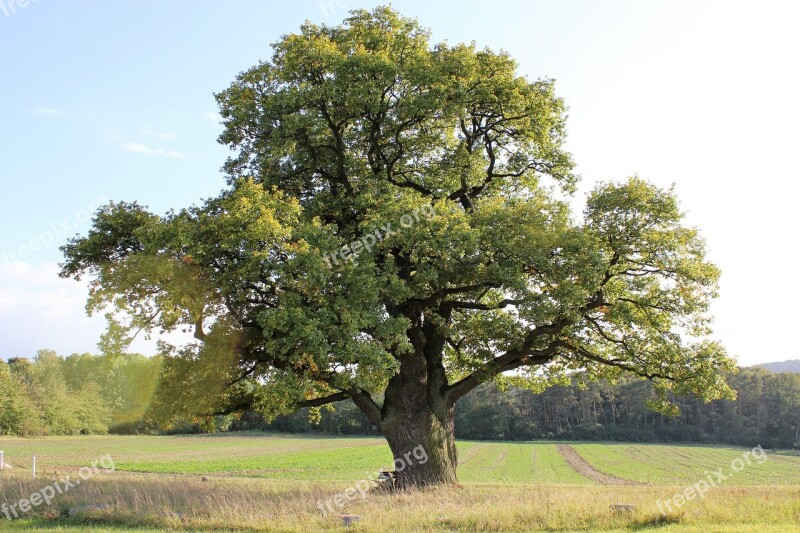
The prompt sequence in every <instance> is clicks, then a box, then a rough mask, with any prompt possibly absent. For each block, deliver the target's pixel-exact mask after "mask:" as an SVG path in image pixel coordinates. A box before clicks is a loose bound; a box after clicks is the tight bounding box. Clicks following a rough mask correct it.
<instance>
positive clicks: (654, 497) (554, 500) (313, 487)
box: [0, 433, 800, 533]
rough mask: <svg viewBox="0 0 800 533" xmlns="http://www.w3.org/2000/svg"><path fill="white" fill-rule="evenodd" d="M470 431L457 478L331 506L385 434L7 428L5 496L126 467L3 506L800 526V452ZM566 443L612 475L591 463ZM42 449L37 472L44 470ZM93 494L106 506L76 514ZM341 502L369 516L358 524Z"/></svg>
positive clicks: (242, 516) (694, 527)
mask: <svg viewBox="0 0 800 533" xmlns="http://www.w3.org/2000/svg"><path fill="white" fill-rule="evenodd" d="M458 446H459V456H460V466H459V480H460V482H461V483H460V485H458V486H456V487H448V488H437V489H430V490H426V491H421V492H415V493H406V494H390V493H383V492H379V491H378V492H375V491H373V492H370V493H368V494H367V496H366V497H365V498H361V497H360V495H357V496H356V497H354V498H353V499H352V501H347V502H346V503H345V504H344V505H342V506H341V507H338V508H336V509H335V512H332V513H331V512H327V513H323V512H321V511H320V507H319V506H318V502H321V501H327V500H330V499H331V498H333V497H335V496H336V495H337V494H341V493H343V492H344V491H345V490H347V489H348V488H351V487H353V486H354V484H355V483H356V482H358V481H359V480H362V479H370V478H371V477H373V476H374V474H375V472H376V471H377V470H378V469H380V468H381V467H385V466H388V465H389V464H391V455H390V453H389V451H388V448H387V446H386V445H385V442H384V441H383V440H382V439H380V438H370V437H327V438H323V437H313V436H296V435H295V436H289V435H273V434H261V433H239V434H227V435H201V436H175V437H170V436H161V437H146V436H130V437H127V436H98V437H84V436H81V437H48V438H39V439H18V438H0V449H2V450H4V451H5V457H6V461H7V462H9V463H11V464H13V465H14V471H13V474H12V475H8V474H5V475H4V476H3V477H2V478H0V490H1V491H2V497H0V503H3V502H5V503H7V504H9V505H10V504H12V503H16V502H18V501H19V500H20V499H22V498H28V497H29V496H30V495H31V494H33V493H35V492H36V491H38V490H41V489H42V488H43V487H44V486H46V485H48V484H51V483H52V482H53V480H54V479H59V478H62V477H64V476H67V475H71V476H72V477H73V479H74V478H75V477H76V473H77V472H78V470H79V469H80V468H81V467H85V466H87V465H90V464H92V462H96V461H97V460H98V459H99V458H100V457H102V456H110V457H111V458H112V459H113V462H114V469H113V471H110V470H109V471H106V470H101V471H100V472H99V473H98V474H96V475H94V476H93V477H91V478H90V479H87V480H86V481H85V482H83V483H81V484H80V485H78V486H76V487H74V488H71V489H70V490H69V491H67V492H65V493H64V494H62V495H58V496H57V497H56V498H54V501H53V504H52V505H49V506H46V505H41V506H39V507H37V508H35V509H34V510H33V511H31V512H30V513H27V514H25V516H24V517H23V518H21V519H18V520H14V521H8V520H6V519H5V517H4V516H2V515H0V529H2V530H11V531H20V530H36V531H84V530H86V531H112V530H113V531H119V530H123V529H124V530H128V529H135V530H136V531H167V530H175V529H183V530H265V531H297V532H300V531H387V530H390V531H393V532H398V533H399V532H405V531H408V532H411V531H475V532H477V531H631V530H650V529H652V530H654V531H655V530H657V531H666V532H671V531H698V532H699V531H704V532H705V531H733V532H736V531H742V532H744V531H754V530H758V531H760V532H771V531H776V532H777V531H800V455H798V454H796V453H793V452H788V451H772V450H767V451H766V455H758V456H753V455H752V454H751V457H750V460H749V461H747V463H749V464H746V463H745V462H744V461H741V466H742V467H741V468H738V467H739V466H740V465H739V464H738V463H737V462H736V461H737V460H741V458H743V457H744V456H745V455H746V454H747V452H748V450H747V449H743V448H735V447H718V446H714V447H710V446H694V445H681V446H675V445H650V444H611V443H581V442H576V443H555V442H534V443H531V442H476V441H465V442H459V444H458ZM565 446H566V447H567V451H568V449H569V448H571V449H572V450H574V451H575V452H577V455H578V456H579V459H581V460H583V461H585V463H587V464H586V465H584V468H588V469H591V470H594V473H597V474H598V476H599V477H598V476H594V475H588V476H587V475H586V473H585V472H584V474H583V475H582V474H581V473H579V471H578V470H580V468H579V469H577V470H576V468H575V465H574V464H571V463H570V462H569V461H568V460H567V458H566V457H565V450H564V448H565ZM34 455H35V456H36V458H37V471H38V476H37V479H36V480H33V479H31V473H30V467H31V461H32V457H33V456H34ZM567 455H569V454H567ZM756 459H760V460H756ZM732 465H733V466H732ZM711 472H721V473H723V474H724V475H725V479H724V480H723V481H720V482H719V483H717V484H715V485H716V486H711V487H709V490H708V492H707V493H706V494H705V495H704V497H702V498H695V499H693V500H692V501H687V502H685V503H684V504H682V505H675V504H674V502H673V504H672V505H665V504H664V502H665V501H668V500H670V499H671V498H674V497H675V495H676V494H680V493H683V492H684V491H685V490H686V487H690V486H693V485H695V484H696V483H698V482H699V481H700V480H703V479H711V478H710V477H709V476H710V473H711ZM590 473H591V472H590ZM598 479H599V480H600V481H598ZM659 500H660V501H661V504H660V506H659ZM85 504H93V505H96V506H97V508H93V509H83V510H80V512H78V513H77V514H75V516H72V517H65V516H64V515H65V512H66V511H67V510H68V509H70V508H74V507H76V506H80V505H85ZM618 505H631V506H633V508H631V509H628V508H622V510H620V508H615V507H614V506H618ZM662 511H664V512H662ZM341 514H353V515H358V516H360V517H361V518H360V520H359V521H358V522H357V523H355V524H354V525H351V526H349V527H345V526H344V525H343V522H342V519H341V517H340V515H341Z"/></svg>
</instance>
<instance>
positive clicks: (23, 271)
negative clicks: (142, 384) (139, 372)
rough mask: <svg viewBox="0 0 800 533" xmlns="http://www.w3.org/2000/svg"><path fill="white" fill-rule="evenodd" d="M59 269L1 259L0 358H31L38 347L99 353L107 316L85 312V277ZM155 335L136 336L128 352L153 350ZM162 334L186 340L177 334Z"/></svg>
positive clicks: (146, 352) (48, 264) (150, 351)
mask: <svg viewBox="0 0 800 533" xmlns="http://www.w3.org/2000/svg"><path fill="white" fill-rule="evenodd" d="M58 271H59V268H58V265H56V264H55V263H45V264H37V265H34V264H30V263H23V262H17V263H0V359H5V358H8V357H13V356H22V357H32V356H33V355H34V354H35V353H36V350H40V349H42V348H50V349H53V350H55V351H56V352H58V353H59V354H62V355H69V354H71V353H75V352H78V353H83V352H92V353H97V352H98V350H97V342H98V341H99V340H100V335H101V334H102V333H103V331H104V330H105V326H106V323H105V318H104V317H102V316H94V317H88V316H86V310H85V305H86V298H87V296H88V290H87V287H86V283H87V282H86V280H83V281H81V282H76V281H74V280H71V279H62V278H59V277H58ZM155 338H156V336H155V335H154V339H153V340H146V339H145V338H144V336H143V335H142V336H140V337H138V338H137V340H136V341H134V343H133V344H132V345H131V347H130V351H132V352H138V353H143V354H145V355H151V354H154V353H156V341H155ZM160 338H163V339H164V340H168V341H171V342H175V343H182V342H188V340H190V336H188V335H182V334H176V333H173V334H170V335H166V336H163V337H160Z"/></svg>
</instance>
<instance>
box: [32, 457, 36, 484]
mask: <svg viewBox="0 0 800 533" xmlns="http://www.w3.org/2000/svg"><path fill="white" fill-rule="evenodd" d="M33 479H36V456H35V455H34V456H33Z"/></svg>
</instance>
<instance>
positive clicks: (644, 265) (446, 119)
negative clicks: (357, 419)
mask: <svg viewBox="0 0 800 533" xmlns="http://www.w3.org/2000/svg"><path fill="white" fill-rule="evenodd" d="M217 100H218V103H219V105H220V109H221V114H222V117H223V119H224V123H225V131H224V132H223V134H222V135H221V136H220V142H221V143H223V144H225V145H228V146H229V147H230V148H231V149H233V150H234V151H235V154H234V155H233V156H232V157H231V158H230V159H229V160H228V162H227V164H226V165H225V170H226V172H227V174H228V183H229V188H228V189H227V190H225V191H224V192H223V193H222V194H221V195H220V196H219V197H217V198H212V199H210V200H208V201H207V202H206V203H205V204H203V205H201V206H198V207H192V208H188V209H183V210H181V211H178V212H170V213H168V214H167V215H165V216H161V217H159V216H156V215H153V214H150V213H148V212H147V211H146V210H145V209H144V208H143V207H141V206H139V205H138V204H135V203H133V204H125V203H120V204H110V205H109V206H107V207H105V208H103V209H101V210H100V211H99V212H98V213H97V215H96V216H95V218H94V221H93V226H92V229H91V230H90V231H89V233H88V234H87V235H86V236H84V237H77V238H75V239H73V240H71V241H70V242H69V243H68V244H67V245H66V246H64V247H63V251H64V255H65V262H64V264H63V265H62V267H63V268H62V272H61V274H62V276H73V277H76V278H77V277H79V276H81V275H84V274H89V275H91V276H92V281H91V282H90V287H91V295H90V298H89V302H88V309H89V310H90V311H91V312H105V313H107V316H108V317H109V319H110V328H109V332H108V334H107V336H106V337H105V339H104V348H105V350H106V352H107V353H115V352H118V351H120V350H121V348H122V347H123V346H125V343H126V342H127V338H128V337H129V336H130V335H131V334H132V333H134V332H136V331H139V330H145V331H148V332H149V331H173V330H180V329H184V330H191V331H193V332H194V335H195V337H196V338H197V341H198V342H196V343H191V344H189V345H187V346H182V347H165V358H164V379H163V388H162V390H163V391H164V394H163V396H161V397H160V398H159V400H158V403H157V405H156V406H155V409H154V413H158V416H159V417H161V418H162V419H166V420H178V419H181V418H184V419H185V418H186V417H188V416H190V415H191V414H193V413H196V414H201V415H205V416H210V415H214V414H216V413H221V412H226V411H235V410H241V409H243V408H244V407H254V408H256V409H258V410H259V411H261V412H263V413H265V414H266V415H267V416H268V417H272V416H275V415H277V414H280V413H286V412H290V411H292V410H294V409H296V408H298V407H299V406H303V405H307V406H318V405H321V404H322V403H325V402H326V401H333V400H335V399H341V398H342V397H350V398H352V399H354V400H356V401H357V403H358V404H359V407H361V408H362V409H364V410H365V412H368V413H370V416H371V418H370V419H371V420H373V421H374V422H375V423H377V422H378V418H379V417H377V415H375V410H376V409H380V408H379V407H378V406H377V405H376V404H375V403H374V401H373V400H372V398H373V397H380V396H381V395H382V394H383V393H384V391H386V390H387V387H389V386H390V384H391V383H395V386H398V387H400V386H405V387H411V386H412V384H413V385H414V386H417V385H420V386H424V383H428V384H429V385H428V386H429V390H428V393H427V394H428V396H427V397H429V398H430V399H429V401H430V402H431V403H432V407H433V404H436V403H437V402H436V401H435V398H434V396H433V395H431V394H432V393H431V391H433V390H436V391H437V394H440V395H441V396H442V398H443V402H442V403H444V404H447V405H452V403H453V402H455V401H456V400H457V399H458V398H460V397H461V396H463V395H464V394H466V393H467V392H469V391H470V390H472V389H473V388H475V387H476V386H478V385H479V384H480V383H482V382H485V381H487V380H491V379H495V378H497V379H502V378H501V376H502V375H503V374H504V373H506V374H505V375H506V378H508V379H511V380H514V381H515V382H516V383H517V384H520V383H523V382H525V383H526V384H527V385H528V386H530V387H539V388H542V387H545V386H547V385H550V384H552V383H557V382H563V380H564V379H565V376H566V375H567V374H568V373H569V372H571V371H574V370H583V371H585V372H586V375H587V376H588V377H589V378H591V379H608V380H616V379H619V378H620V377H621V376H623V375H626V374H633V375H638V376H643V377H647V378H649V379H650V380H652V382H653V383H654V386H655V390H656V392H657V394H658V399H657V401H656V402H655V403H653V405H654V406H657V407H659V408H661V409H664V410H669V409H670V408H671V407H670V404H669V402H668V400H669V398H670V393H688V392H691V393H693V394H696V395H697V396H698V397H699V398H701V399H703V400H712V399H716V398H722V397H731V395H732V391H731V389H730V388H729V387H728V386H727V385H726V384H725V382H724V380H723V379H722V378H721V377H720V371H734V370H735V366H734V364H733V362H732V361H731V360H730V359H728V358H727V356H726V355H725V352H724V350H723V349H722V347H721V346H720V345H719V344H718V343H716V342H715V341H713V340H712V339H711V338H710V333H711V332H710V329H709V321H710V317H709V316H708V305H709V301H710V299H711V298H713V297H714V296H715V295H716V290H717V279H718V276H719V272H718V270H717V269H716V267H714V266H713V265H711V264H710V263H708V262H707V261H706V259H705V256H704V249H703V242H702V240H701V239H700V238H699V236H698V232H697V230H696V229H694V228H688V227H686V226H684V225H683V215H682V213H681V211H680V209H679V207H678V202H677V200H676V198H675V196H674V194H673V193H672V191H664V190H660V189H658V188H657V187H655V186H653V185H651V184H648V183H647V182H645V181H643V180H641V179H638V178H632V179H630V180H628V181H625V182H623V183H606V184H602V185H600V186H598V187H597V188H596V189H595V191H594V192H592V193H591V194H590V196H589V198H588V202H587V208H586V211H585V213H584V216H583V218H582V220H576V218H575V217H573V216H572V215H571V213H570V210H569V205H568V203H567V202H566V201H564V200H563V194H558V193H557V192H556V188H558V189H560V191H561V193H566V194H569V193H571V192H572V191H573V190H574V186H575V182H576V176H575V175H574V174H573V173H572V166H573V165H572V160H571V156H570V154H568V153H567V152H566V151H564V149H563V141H564V137H565V106H564V103H563V102H562V100H561V99H560V98H558V97H557V96H556V95H555V90H554V82H553V81H552V80H548V79H544V80H536V81H531V80H528V79H527V78H525V77H523V76H521V75H519V74H518V73H517V66H516V64H515V62H514V61H513V60H512V59H511V58H510V57H509V56H508V55H507V54H505V53H495V52H492V51H491V50H478V49H476V48H475V47H474V45H453V46H451V45H448V44H445V43H442V44H436V45H432V44H431V43H430V41H429V34H428V32H427V31H426V30H424V29H423V28H421V27H420V26H419V25H418V23H417V22H416V21H414V20H411V19H407V18H403V17H402V16H400V15H399V14H398V13H397V12H395V11H393V10H391V9H389V8H385V7H379V8H376V9H375V10H373V11H372V12H367V11H364V10H358V11H354V12H353V13H352V16H351V17H350V18H348V19H347V20H346V21H345V23H344V24H343V25H342V26H337V27H328V26H324V25H323V26H317V25H314V24H311V23H306V24H304V25H303V26H302V27H301V29H300V32H299V33H298V34H291V35H287V36H285V37H284V38H283V39H281V40H280V41H279V42H278V43H277V44H275V45H274V54H273V56H272V58H271V60H269V61H265V62H262V63H260V64H259V65H257V66H255V67H253V68H251V69H249V70H247V71H246V72H244V73H242V74H240V75H239V76H238V77H237V79H236V80H235V81H234V82H233V84H232V85H231V86H230V87H229V88H228V89H226V90H225V91H223V92H221V93H220V94H218V95H217ZM421 212H424V213H429V214H430V216H423V217H419V216H417V217H416V218H415V219H414V220H413V223H407V224H401V222H400V221H403V220H404V217H409V216H411V214H412V213H421ZM405 220H410V219H408V218H406V219H405ZM387 224H388V225H390V226H391V227H392V228H393V231H391V232H390V231H383V232H382V233H381V238H380V239H377V238H376V239H374V242H372V243H371V244H370V245H369V246H367V243H368V242H369V238H370V237H372V236H374V235H375V232H376V230H378V229H379V228H386V227H387ZM352 243H361V246H359V247H358V252H357V253H350V252H352V249H353V248H352V246H351V245H352ZM343 247H347V248H343ZM343 249H344V250H345V252H344V255H349V257H348V258H347V259H342V260H341V261H339V260H336V261H330V260H326V258H330V257H331V256H332V255H334V256H335V254H340V253H342V252H341V251H342V250H343ZM348 249H349V250H350V252H347V251H346V250H348ZM419 368H423V369H425V372H426V376H425V377H424V378H419V377H418V376H416V375H413V378H412V377H409V378H408V379H402V380H394V381H390V380H391V378H393V377H394V376H396V375H398V373H403V372H406V374H408V375H412V374H414V372H417V369H419ZM509 373H510V374H509ZM434 383H438V384H437V385H436V386H435V387H434V386H433V385H431V384H434ZM400 384H405V385H400ZM408 392H409V390H405V391H398V392H397V393H396V394H391V395H390V394H387V395H385V397H386V398H387V401H391V400H390V398H401V397H403V396H404V395H405V394H407V393H408ZM399 405H400V404H398V406H399ZM383 407H384V411H386V407H387V406H386V405H384V406H383ZM384 414H385V413H384Z"/></svg>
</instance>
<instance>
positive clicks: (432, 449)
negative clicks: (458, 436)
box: [378, 328, 458, 490]
mask: <svg viewBox="0 0 800 533" xmlns="http://www.w3.org/2000/svg"><path fill="white" fill-rule="evenodd" d="M423 329H427V331H425V333H426V334H427V335H423V334H422V333H423V332H422V331H421V330H412V332H411V333H410V334H409V337H410V338H411V340H412V342H413V344H414V346H415V348H416V350H415V351H414V353H407V354H403V356H401V358H400V359H401V364H400V370H399V372H398V373H397V374H396V375H394V376H393V377H392V378H391V379H390V380H389V383H388V386H387V388H386V394H385V397H384V404H383V408H382V409H381V420H380V425H379V426H378V428H379V429H380V431H381V433H382V434H383V436H384V437H385V438H386V441H387V442H388V443H389V447H390V448H391V450H392V455H393V456H394V469H395V486H396V488H398V489H401V490H403V489H406V488H412V487H425V486H429V485H440V484H448V483H455V482H456V481H457V478H456V466H457V465H458V455H457V452H456V443H455V432H454V402H453V401H451V400H449V399H448V397H447V395H446V388H447V377H446V375H445V369H444V366H443V365H442V358H441V355H442V351H443V347H444V339H442V338H441V337H438V336H437V335H436V334H435V332H433V331H432V330H431V329H429V328H423Z"/></svg>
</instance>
